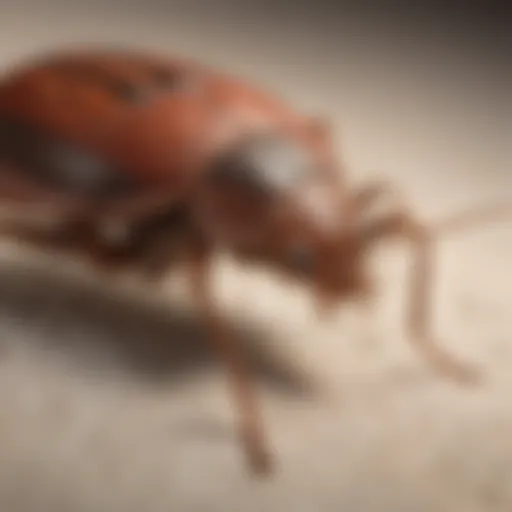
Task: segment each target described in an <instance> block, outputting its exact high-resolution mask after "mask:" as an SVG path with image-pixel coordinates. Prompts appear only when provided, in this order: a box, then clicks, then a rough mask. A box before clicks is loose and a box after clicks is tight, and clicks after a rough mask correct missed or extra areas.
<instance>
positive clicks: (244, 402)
mask: <svg viewBox="0 0 512 512" xmlns="http://www.w3.org/2000/svg"><path fill="white" fill-rule="evenodd" d="M188 263H189V266H188V269H189V272H190V274H189V278H190V284H191V290H192V294H193V297H194V299H195V301H196V303H197V305H198V307H199V309H200V312H201V315H202V317H203V319H204V320H205V322H206V327H207V329H208V335H209V337H210V339H211V341H212V343H213V344H214V345H215V347H216V349H217V350H218V351H219V352H220V354H221V357H222V358H223V359H224V362H225V363H226V365H227V371H228V373H229V379H230V384H231V387H232V392H233V394H234V399H235V402H236V407H237V408H238V412H239V414H240V420H239V421H240V433H241V437H242V442H243V445H244V449H245V452H246V455H247V457H248V459H249V464H250V467H251V469H252V470H253V471H255V472H256V473H257V474H267V473H269V472H270V471H271V470H272V462H273V461H272V457H271V455H270V453H269V449H268V446H267V439H266V433H265V429H264V426H263V419H262V414H261V411H260V407H259V404H258V403H257V398H256V390H255V386H254V383H253V382H251V376H250V371H249V369H248V367H247V365H246V361H245V359H244V357H243V354H242V353H241V351H240V347H239V345H238V343H237V340H236V339H234V335H233V332H232V330H231V329H230V327H229V325H228V324H227V322H226V320H225V319H223V318H222V316H221V314H220V313H219V311H218V308H217V306H216V305H215V299H214V297H213V296H212V293H211V285H210V284H209V279H208V278H209V276H210V266H211V253H210V251H209V250H208V249H206V248H203V247H194V249H193V250H192V252H191V255H190V258H189V260H188Z"/></svg>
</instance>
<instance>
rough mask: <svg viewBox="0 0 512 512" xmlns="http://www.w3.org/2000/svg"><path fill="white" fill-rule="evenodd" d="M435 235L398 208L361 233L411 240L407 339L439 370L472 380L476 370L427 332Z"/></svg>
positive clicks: (429, 321)
mask: <svg viewBox="0 0 512 512" xmlns="http://www.w3.org/2000/svg"><path fill="white" fill-rule="evenodd" d="M435 234H436V233H435V232H434V231H433V230H430V229H429V228H427V227H425V226H423V225H422V224H420V223H419V222H417V221H416V220H415V219H414V217H413V216H412V215H410V214H409V213H407V212H406V211H402V212H400V211H399V212H395V213H392V214H390V215H388V216H385V217H382V218H381V219H379V220H378V221H375V222H374V223H373V224H372V225H371V226H369V229H368V231H367V233H366V235H365V236H366V237H367V241H368V242H371V241H375V240H376V239H379V238H388V237H390V236H400V237H405V238H406V239H408V240H409V241H410V242H412V245H413V251H414V260H413V266H412V274H411V281H410V288H409V303H408V308H409V309H408V316H407V321H406V322H407V323H406V326H407V331H408V333H409V336H410V341H411V343H414V345H415V346H416V347H417V348H418V349H419V350H420V351H421V352H422V353H423V355H424V356H426V358H427V360H428V361H429V362H430V363H431V364H432V365H433V367H434V368H435V369H436V370H437V371H439V372H440V373H442V374H444V375H446V376H448V377H450V378H453V379H456V380H459V381H464V382H473V381H475V380H477V378H478V372H477V371H476V370H475V369H474V368H472V367H469V366H467V365H466V364H464V363H461V362H460V361H458V360H457V359H455V358H454V357H453V356H452V355H451V354H449V353H448V352H446V351H445V350H444V349H442V348H441V347H440V345H439V344H438V343H437V342H436V340H435V339H434V337H433V335H432V332H431V330H432V326H431V301H432V297H431V294H432V285H433V271H434V263H435V261H434V259H435V258H434V254H433V252H434V243H435Z"/></svg>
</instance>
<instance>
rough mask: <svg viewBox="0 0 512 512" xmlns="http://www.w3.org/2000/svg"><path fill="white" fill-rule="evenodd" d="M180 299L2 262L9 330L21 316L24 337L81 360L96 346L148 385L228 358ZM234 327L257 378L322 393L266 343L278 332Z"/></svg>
mask: <svg viewBox="0 0 512 512" xmlns="http://www.w3.org/2000/svg"><path fill="white" fill-rule="evenodd" d="M105 288H107V290H105ZM110 288H112V287H110ZM114 288H115V287H114ZM174 302H175V301H169V302H166V301H165V298H164V299H162V303H161V304H154V301H151V303H148V301H144V299H143V298H140V300H139V298H138V297H137V298H135V297H132V296H126V294H120V293H117V292H116V291H115V290H114V291H112V289H109V288H108V284H107V285H106V286H105V287H100V286H98V284H96V283H91V282H84V280H82V279H75V278H74V277H70V276H69V275H63V273H61V272H58V271H56V270H55V271H54V270H50V269H48V268H40V266H39V265H32V264H20V263H15V264H11V263H9V264H3V263H0V324H4V325H5V326H6V327H7V328H6V327H4V328H3V329H2V330H3V335H4V336H5V335H6V333H8V332H9V327H8V326H9V325H12V323H13V322H14V323H15V324H16V326H15V328H14V329H15V331H14V330H13V332H16V338H21V339H22V343H23V342H26V341H25V339H27V340H29V341H28V343H37V344H40V345H41V346H40V347H39V348H43V349H45V350H49V351H52V350H54V351H63V352H65V353H66V354H71V356H72V357H73V358H77V359H78V362H79V363H80V366H83V364H82V362H83V361H81V360H80V357H82V355H81V354H84V351H85V353H87V354H88V356H87V357H89V353H90V352H92V353H93V354H95V357H96V358H97V361H98V362H100V361H101V366H102V367H104V366H105V364H108V365H112V367H111V368H107V369H113V370H118V371H119V370H121V371H122V372H124V373H125V374H126V373H127V372H128V375H129V376H130V378H131V377H132V376H133V377H134V378H137V379H140V380H141V382H142V383H144V384H147V385H160V384H162V383H165V384H167V383H169V382H173V380H174V381H175V382H181V381H182V380H183V379H184V378H187V377H191V376H192V378H193V376H194V374H196V375H197V374H198V373H199V374H200V373H205V372H207V371H209V370H212V369H215V368H216V367H220V365H221V364H222V361H221V358H220V357H219V354H218V353H217V352H216V351H215V350H214V348H213V347H212V344H211V343H210V342H209V340H208V333H207V332H206V331H205V330H204V328H203V326H202V323H201V321H200V318H199V317H198V316H197V315H195V314H194V311H193V310H192V311H187V310H186V308H184V307H177V306H176V305H175V304H174ZM234 329H235V331H236V334H237V336H238V339H239V340H240V342H241V343H242V350H243V351H244V354H245V356H246V359H247V361H248V364H249V365H250V367H251V370H252V372H253V374H254V376H255V378H256V379H258V380H261V381H263V383H264V384H265V385H266V386H268V387H270V388H271V389H272V390H273V391H274V392H278V393H281V394H285V395H288V396H296V397H298V398H308V397H309V398H311V397H313V396H315V395H316V394H317V391H318V390H317V389H316V386H315V384H314V382H313V380H312V379H311V378H310V377H309V376H307V375H306V374H305V373H303V372H301V371H300V370H298V369H295V368H293V367H292V366H291V365H289V364H287V363H286V361H285V360H283V358H280V357H278V356H276V355H275V354H272V353H271V350H269V349H265V347H264V345H269V343H268V337H269V336H270V337H273V335H272V333H270V332H268V331H266V329H264V328H263V327H261V326H256V325H249V324H248V323H247V322H245V321H244V322H243V323H242V322H236V321H234ZM20 333H21V336H20ZM263 339H265V343H261V341H262V340H263ZM277 342H278V340H276V343H277ZM96 354H99V355H96ZM75 360H76V359H75ZM87 364H90V362H87ZM92 364H93V365H94V362H93V363H92Z"/></svg>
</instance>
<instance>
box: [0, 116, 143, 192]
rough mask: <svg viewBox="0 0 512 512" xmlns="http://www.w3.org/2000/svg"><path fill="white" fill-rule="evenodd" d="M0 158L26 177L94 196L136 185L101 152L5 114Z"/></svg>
mask: <svg viewBox="0 0 512 512" xmlns="http://www.w3.org/2000/svg"><path fill="white" fill-rule="evenodd" d="M0 158H1V159H2V160H4V161H5V162H7V163H9V164H11V165H12V166H13V167H14V168H16V169H17V171H18V172H19V173H20V174H22V175H24V176H25V177H26V178H29V179H31V180H34V181H35V182H38V183H40V184H42V185H45V186H51V187H55V188H58V189H60V190H62V191H63V192H68V193H74V194H80V195H83V196H86V197H90V198H92V199H102V198H106V197H117V196H120V195H124V194H126V193H127V192H129V191H132V190H135V189H136V186H137V183H135V181H134V180H133V179H132V178H131V176H130V175H129V174H126V173H123V172H121V171H120V169H116V168H115V166H113V165H112V164H111V163H110V162H108V161H107V160H106V159H105V158H103V157H102V156H101V155H97V154H94V153H93V152H90V151H87V150H86V149H84V148H81V147H79V146H78V145H75V144H72V143H70V142H67V141H65V140H59V139H58V138H55V137H51V136H49V135H48V134H46V133H44V131H41V130H39V129H37V128H36V127H34V126H30V125H29V124H25V123H23V122H21V121H18V120H13V119H9V118H5V117H4V118H0Z"/></svg>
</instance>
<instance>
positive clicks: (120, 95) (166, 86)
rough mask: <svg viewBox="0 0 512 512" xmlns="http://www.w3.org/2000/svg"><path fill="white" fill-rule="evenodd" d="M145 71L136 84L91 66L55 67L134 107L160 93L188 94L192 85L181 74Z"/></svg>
mask: <svg viewBox="0 0 512 512" xmlns="http://www.w3.org/2000/svg"><path fill="white" fill-rule="evenodd" d="M139 65H141V64H139ZM144 68H145V69H144V73H141V76H140V78H139V80H135V79H133V78H131V77H126V78H123V77H122V76H120V74H118V73H114V72H111V71H109V70H108V69H106V68H105V67H103V66H100V65H97V64H95V63H89V62H66V63H61V64H59V65H58V66H56V67H55V69H56V70H57V71H58V72H59V73H64V74H66V75H67V76H69V77H73V78H75V79H77V80H80V81H85V82H87V83H90V84H95V85H98V86H100V87H101V88H103V89H105V90H107V91H109V92H110V94H111V95H112V96H113V97H114V98H116V99H117V100H120V101H122V102H127V103H130V104H133V105H138V104H145V103H146V102H147V101H149V100H151V99H153V98H155V97H156V96H157V95H158V93H166V92H169V91H180V90H186V89H188V87H189V85H190V83H191V82H192V81H191V80H190V76H189V75H188V74H187V73H183V72H181V71H180V70H174V69H170V68H167V67H159V66H151V65H144Z"/></svg>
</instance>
